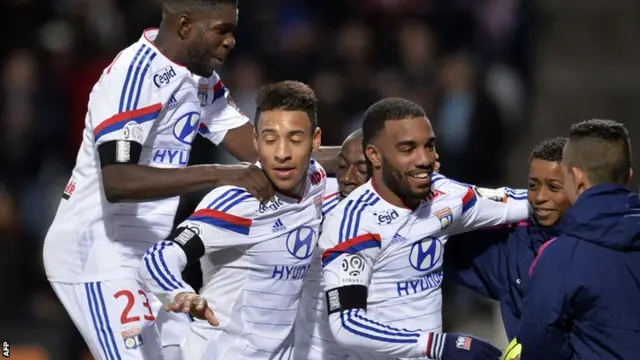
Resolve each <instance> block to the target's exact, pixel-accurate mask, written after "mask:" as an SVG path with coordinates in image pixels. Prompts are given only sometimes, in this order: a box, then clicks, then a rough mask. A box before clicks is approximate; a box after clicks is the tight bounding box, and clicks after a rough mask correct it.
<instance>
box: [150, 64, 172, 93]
mask: <svg viewBox="0 0 640 360" xmlns="http://www.w3.org/2000/svg"><path fill="white" fill-rule="evenodd" d="M175 76H176V71H175V70H174V69H173V66H167V67H165V68H164V69H160V70H158V71H156V72H155V73H154V74H153V83H154V84H155V86H157V87H159V88H161V87H163V86H165V85H169V83H170V82H171V80H172V79H173V78H174V77H175Z"/></svg>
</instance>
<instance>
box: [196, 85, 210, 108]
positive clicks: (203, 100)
mask: <svg viewBox="0 0 640 360" xmlns="http://www.w3.org/2000/svg"><path fill="white" fill-rule="evenodd" d="M198 100H200V106H205V105H207V103H208V102H209V85H207V84H202V85H198Z"/></svg>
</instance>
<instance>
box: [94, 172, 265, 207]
mask: <svg viewBox="0 0 640 360" xmlns="http://www.w3.org/2000/svg"><path fill="white" fill-rule="evenodd" d="M102 182H103V186H104V192H105V197H106V199H107V201H109V202H125V201H149V200H155V199H162V198H168V197H173V196H180V195H183V194H186V193H189V192H192V191H197V190H201V189H208V188H216V187H220V186H224V185H235V186H238V187H242V188H245V189H246V190H247V191H249V192H250V193H251V194H252V195H254V196H255V197H256V198H257V199H259V200H260V201H267V200H269V199H271V198H272V197H273V196H274V190H273V186H272V185H271V183H270V182H269V180H268V179H267V178H266V176H265V175H264V173H263V172H262V170H260V168H258V167H257V166H254V165H251V164H239V165H202V166H189V167H185V168H181V169H158V168H153V167H150V166H144V165H138V164H136V163H127V164H110V165H106V166H104V167H103V168H102Z"/></svg>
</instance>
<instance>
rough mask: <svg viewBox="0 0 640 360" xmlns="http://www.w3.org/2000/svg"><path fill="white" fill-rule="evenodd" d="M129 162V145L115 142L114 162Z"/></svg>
mask: <svg viewBox="0 0 640 360" xmlns="http://www.w3.org/2000/svg"><path fill="white" fill-rule="evenodd" d="M130 160H131V143H130V142H128V141H122V140H118V141H117V142H116V162H119V163H128V162H129V161H130Z"/></svg>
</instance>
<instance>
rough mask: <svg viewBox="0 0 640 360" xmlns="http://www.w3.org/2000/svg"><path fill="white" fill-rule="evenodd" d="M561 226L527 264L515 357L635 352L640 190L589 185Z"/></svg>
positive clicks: (639, 338) (638, 339)
mask: <svg viewBox="0 0 640 360" xmlns="http://www.w3.org/2000/svg"><path fill="white" fill-rule="evenodd" d="M559 230H560V232H561V233H562V235H560V236H559V237H558V238H556V239H554V240H552V241H550V242H548V243H547V244H548V246H545V248H544V251H540V253H539V254H538V257H537V258H536V260H534V263H533V266H532V269H531V279H530V283H529V286H527V289H526V292H525V296H524V305H523V315H522V320H521V322H520V326H519V330H518V333H517V338H518V341H519V342H520V344H522V354H521V360H534V359H540V360H550V359H553V360H562V359H580V360H585V359H640V352H639V350H638V346H639V345H640V198H639V197H638V195H636V194H634V193H632V192H631V191H629V190H628V189H626V188H625V187H622V186H618V185H611V184H604V185H597V186H594V187H592V188H590V189H588V190H586V191H585V192H584V193H582V194H581V195H580V197H579V198H578V200H577V201H576V202H575V204H574V205H573V206H572V207H571V208H570V209H569V210H568V211H567V213H566V214H565V216H564V217H563V219H562V224H561V226H560V228H559Z"/></svg>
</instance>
